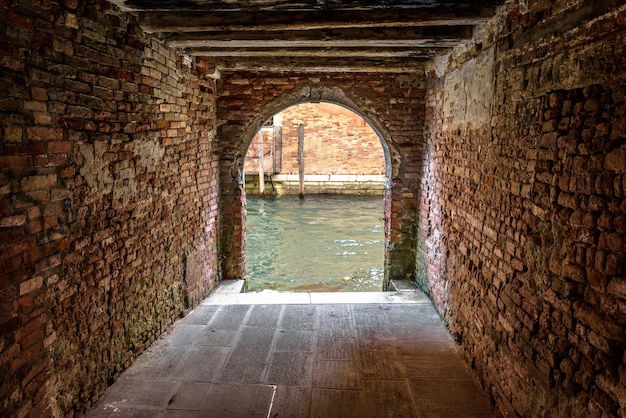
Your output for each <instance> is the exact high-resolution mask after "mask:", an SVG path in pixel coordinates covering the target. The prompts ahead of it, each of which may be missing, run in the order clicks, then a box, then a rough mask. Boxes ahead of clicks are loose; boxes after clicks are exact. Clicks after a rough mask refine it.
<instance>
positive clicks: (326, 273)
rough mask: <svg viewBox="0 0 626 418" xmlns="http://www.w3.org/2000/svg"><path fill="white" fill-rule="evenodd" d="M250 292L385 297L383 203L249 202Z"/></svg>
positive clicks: (341, 199) (366, 199)
mask: <svg viewBox="0 0 626 418" xmlns="http://www.w3.org/2000/svg"><path fill="white" fill-rule="evenodd" d="M247 200H248V207H247V212H248V214H247V227H246V234H247V239H246V260H247V281H248V290H249V291H254V290H260V289H273V290H291V291H317V292H323V291H350V292H354V291H381V290H382V284H383V257H384V255H383V241H384V235H383V221H381V220H380V218H382V217H383V200H382V197H376V196H345V195H310V196H305V198H304V200H300V199H299V198H298V196H281V197H276V198H275V197H269V198H268V197H266V198H265V199H260V198H259V197H258V196H248V197H247Z"/></svg>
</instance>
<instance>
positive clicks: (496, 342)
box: [417, 0, 626, 417]
mask: <svg viewBox="0 0 626 418" xmlns="http://www.w3.org/2000/svg"><path fill="white" fill-rule="evenodd" d="M625 38H626V7H625V6H623V5H622V4H620V2H617V1H606V2H591V1H582V0H581V1H555V2H544V1H539V0H533V1H528V2H517V3H514V4H510V5H507V6H506V7H504V8H503V9H502V10H501V12H500V13H499V15H498V16H497V17H496V18H495V19H493V20H492V21H491V22H490V23H489V24H488V25H486V27H485V29H484V31H482V32H480V33H478V34H477V35H476V37H475V42H474V43H473V44H472V45H470V46H469V47H468V48H465V49H459V50H457V51H455V53H454V54H453V55H452V56H451V57H450V59H449V60H447V61H445V62H441V63H440V64H441V65H440V66H439V67H438V68H437V69H436V70H435V71H433V73H432V74H431V83H432V88H431V90H430V94H429V103H428V110H427V118H428V120H429V122H428V123H429V127H428V132H427V135H428V138H429V140H428V152H427V154H426V162H425V165H426V166H427V167H428V169H427V171H426V172H425V175H424V178H423V180H422V194H421V201H420V211H419V224H418V228H419V231H418V236H419V243H420V245H419V250H418V261H417V264H418V278H419V281H420V282H421V284H422V285H423V286H424V287H425V288H428V289H429V291H430V293H431V295H432V297H433V299H434V301H435V303H436V305H437V306H438V308H439V310H440V312H441V313H442V315H443V317H444V318H445V320H446V322H447V323H448V325H449V327H450V330H451V331H452V333H453V335H454V336H455V338H456V339H457V340H458V341H459V342H460V344H461V345H462V348H463V350H464V353H465V356H466V358H467V361H468V362H469V363H470V364H471V365H472V367H473V369H474V370H475V372H476V374H477V376H478V378H479V380H480V382H481V383H482V385H483V387H484V388H485V389H486V390H487V391H488V392H489V393H490V394H491V396H492V398H493V399H494V402H495V405H496V408H497V410H498V411H499V412H500V413H501V414H502V415H504V416H567V417H570V416H581V417H582V416H585V417H617V416H624V415H626V390H625V388H626V353H625V352H624V349H625V347H626V291H625V289H626V287H625V286H626V281H625V279H624V276H625V274H626V224H625V219H626V200H625V199H624V197H625V194H626V124H625V120H626V72H625V70H624V69H625V68H626V50H625V47H624V45H626V42H625V41H626V39H625Z"/></svg>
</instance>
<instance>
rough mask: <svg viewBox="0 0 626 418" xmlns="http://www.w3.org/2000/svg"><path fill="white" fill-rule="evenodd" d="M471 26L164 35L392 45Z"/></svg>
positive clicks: (249, 43)
mask: <svg viewBox="0 0 626 418" xmlns="http://www.w3.org/2000/svg"><path fill="white" fill-rule="evenodd" d="M472 32H473V27H472V26H434V27H418V28H360V29H355V28H346V29H317V30H306V31H303V30H289V31H254V32H230V31H225V32H191V33H175V34H170V35H165V36H164V37H163V38H162V39H165V40H166V41H167V43H168V44H169V45H171V46H173V47H177V48H188V47H189V48H191V47H198V46H210V45H214V46H215V47H221V46H222V47H223V46H232V47H249V48H250V47H263V46H267V47H279V46H282V47H289V46H301V47H306V46H309V47H324V46H326V45H333V46H338V47H340V46H342V45H344V44H345V46H346V47H355V46H357V47H358V46H360V45H364V46H370V47H375V46H380V47H383V46H385V47H393V46H394V45H398V46H411V45H423V44H427V45H428V46H436V43H437V42H438V41H441V42H445V41H454V42H456V43H458V42H459V41H461V40H464V39H469V38H471V36H472Z"/></svg>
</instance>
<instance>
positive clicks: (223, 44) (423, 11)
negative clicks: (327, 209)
mask: <svg viewBox="0 0 626 418" xmlns="http://www.w3.org/2000/svg"><path fill="white" fill-rule="evenodd" d="M112 2H113V3H115V4H117V5H118V6H119V7H120V8H122V9H123V10H126V11H128V12H131V13H132V14H134V15H136V16H137V18H138V21H139V24H140V25H141V26H142V28H143V29H144V30H145V31H146V32H148V33H150V34H152V35H153V36H155V37H157V38H159V39H161V40H164V41H165V42H167V44H169V45H170V46H171V47H174V48H179V49H180V50H181V51H182V52H183V53H184V54H186V55H190V56H196V57H205V58H204V59H205V60H206V61H207V64H208V65H210V66H215V67H217V68H219V69H220V70H222V71H238V70H239V71H272V72H299V73H302V72H394V73H400V72H413V73H420V72H422V71H424V70H425V69H426V68H428V64H429V62H430V61H431V60H432V58H433V57H434V56H435V55H438V54H444V53H446V52H448V51H449V50H450V49H451V48H453V47H454V46H456V45H459V44H461V43H463V42H466V41H468V40H469V39H470V38H471V36H472V33H473V31H474V29H475V27H476V25H480V24H481V23H484V22H485V21H487V20H488V19H489V18H490V17H492V16H493V15H494V13H495V11H496V7H497V6H498V5H499V4H502V3H503V2H504V0H397V1H390V0H386V1H372V0H347V1H342V0H299V1H290V0H112Z"/></svg>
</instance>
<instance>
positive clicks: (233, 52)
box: [184, 47, 449, 58]
mask: <svg viewBox="0 0 626 418" xmlns="http://www.w3.org/2000/svg"><path fill="white" fill-rule="evenodd" d="M447 49H449V48H417V49H416V48H406V47H401V48H397V47H391V48H384V49H380V48H221V49H218V48H186V49H185V50H184V52H185V54H187V55H194V56H204V57H345V58H359V57H361V58H389V57H397V58H402V57H405V58H430V57H433V56H435V55H437V54H440V53H442V52H445V51H446V50H447Z"/></svg>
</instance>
